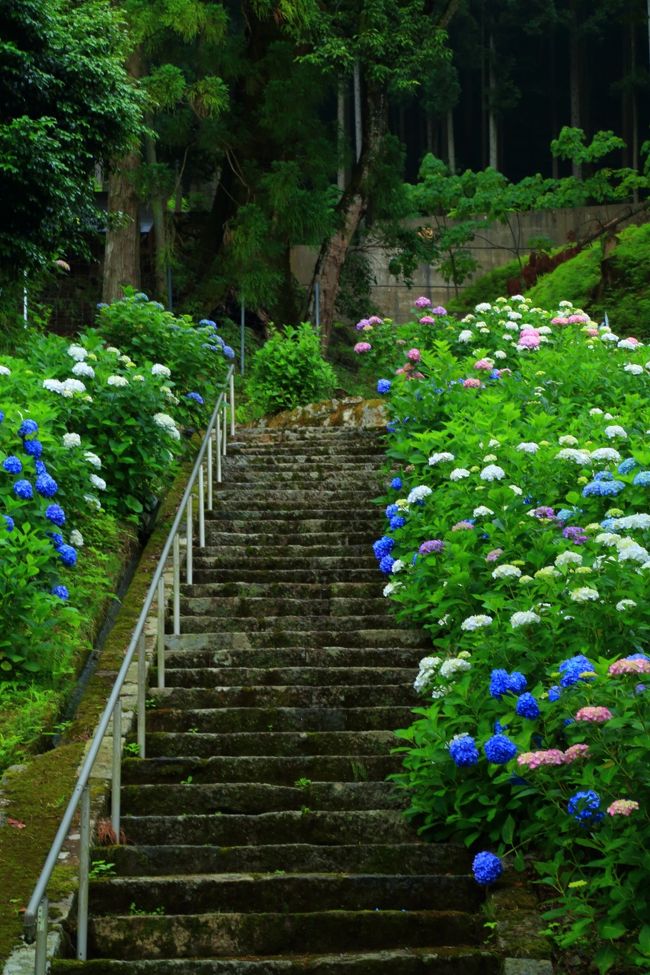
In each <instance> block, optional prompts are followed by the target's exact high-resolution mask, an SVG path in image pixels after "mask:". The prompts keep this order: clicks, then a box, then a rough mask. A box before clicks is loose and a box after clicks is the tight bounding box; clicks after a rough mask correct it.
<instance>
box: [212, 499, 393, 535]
mask: <svg viewBox="0 0 650 975" xmlns="http://www.w3.org/2000/svg"><path fill="white" fill-rule="evenodd" d="M342 513H345V515H347V516H348V518H349V519H351V520H356V519H358V518H361V519H366V520H368V521H372V524H373V530H374V529H376V527H377V512H376V511H375V510H374V509H373V508H372V507H370V506H369V505H367V504H366V505H363V506H361V505H359V506H358V507H351V506H349V505H341V503H340V502H339V501H336V502H334V501H330V502H329V503H325V502H321V503H320V504H318V505H314V506H313V507H309V506H302V505H301V506H300V509H299V511H297V509H296V506H295V505H293V506H291V505H289V504H287V502H286V501H284V500H282V499H281V498H280V499H278V500H276V501H268V500H267V501H266V502H264V501H255V500H251V499H249V498H248V497H247V496H245V497H243V498H242V499H241V503H240V504H239V505H237V508H236V509H235V510H233V506H232V505H226V504H217V506H216V507H215V508H214V509H213V510H212V511H206V513H205V520H206V524H212V525H214V524H218V523H219V522H222V521H229V520H230V519H231V518H233V517H234V518H237V519H238V520H240V519H242V518H259V517H261V516H264V515H266V516H267V517H269V518H279V519H285V518H291V519H293V521H294V522H296V519H297V518H298V517H299V518H300V522H299V523H300V524H302V520H303V518H305V519H310V518H327V517H329V516H330V515H332V516H334V517H336V516H338V515H341V514H342Z"/></svg>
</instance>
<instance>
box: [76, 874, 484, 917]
mask: <svg viewBox="0 0 650 975" xmlns="http://www.w3.org/2000/svg"><path fill="white" fill-rule="evenodd" d="M482 899H483V895H482V892H481V890H480V888H479V886H478V884H476V883H475V882H474V880H473V879H472V877H471V876H461V875H452V874H433V875H431V874H425V875H421V874H415V875H409V874H406V875H403V876H402V875H399V874H398V875H396V874H356V875H355V874H347V875H346V874H342V875H341V874H331V873H313V874H287V875H283V876H277V875H274V874H258V873H255V874H250V873H244V874H217V875H210V874H207V875H205V874H195V875H191V874H189V875H184V876H180V877H124V878H122V877H116V878H107V879H104V880H99V881H93V882H91V893H90V902H91V904H92V912H93V915H94V916H95V917H98V916H99V915H102V914H110V913H113V914H127V913H128V909H129V905H130V904H132V903H135V904H137V907H138V910H142V911H146V912H155V910H156V908H158V909H160V907H164V908H165V914H166V915H179V914H180V915H183V914H185V915H204V914H205V913H207V912H209V913H211V914H212V913H217V912H218V911H224V912H228V913H237V914H266V913H267V912H270V913H274V912H275V911H276V910H278V908H280V909H281V910H282V912H283V913H284V914H285V916H286V915H290V914H293V913H294V912H296V913H302V912H303V911H304V910H305V906H306V905H307V904H309V907H310V913H320V912H322V911H334V910H337V911H391V910H393V911H400V912H401V911H418V910H426V911H432V910H445V911H467V912H472V911H475V910H476V909H477V908H478V907H479V906H480V904H481V901H482ZM468 919H469V915H468ZM170 920H171V918H170Z"/></svg>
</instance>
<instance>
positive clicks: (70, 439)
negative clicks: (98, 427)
mask: <svg viewBox="0 0 650 975" xmlns="http://www.w3.org/2000/svg"><path fill="white" fill-rule="evenodd" d="M63 446H64V447H67V448H68V450H69V449H70V448H71V447H81V437H80V436H79V434H78V433H64V434H63Z"/></svg>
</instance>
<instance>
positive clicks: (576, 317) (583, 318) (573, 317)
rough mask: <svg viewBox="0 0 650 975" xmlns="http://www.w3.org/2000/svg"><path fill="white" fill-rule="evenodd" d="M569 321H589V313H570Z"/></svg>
mask: <svg viewBox="0 0 650 975" xmlns="http://www.w3.org/2000/svg"><path fill="white" fill-rule="evenodd" d="M567 321H568V322H569V325H579V324H580V323H581V322H588V321H589V315H569V317H568V319H567Z"/></svg>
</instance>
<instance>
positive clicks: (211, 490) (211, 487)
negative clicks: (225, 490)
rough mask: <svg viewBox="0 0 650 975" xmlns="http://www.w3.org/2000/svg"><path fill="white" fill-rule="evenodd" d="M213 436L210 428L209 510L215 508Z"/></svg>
mask: <svg viewBox="0 0 650 975" xmlns="http://www.w3.org/2000/svg"><path fill="white" fill-rule="evenodd" d="M212 436H213V431H212V430H210V436H209V437H208V511H213V510H214V485H213V483H212V479H213V476H214V473H213V463H212Z"/></svg>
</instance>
